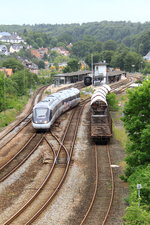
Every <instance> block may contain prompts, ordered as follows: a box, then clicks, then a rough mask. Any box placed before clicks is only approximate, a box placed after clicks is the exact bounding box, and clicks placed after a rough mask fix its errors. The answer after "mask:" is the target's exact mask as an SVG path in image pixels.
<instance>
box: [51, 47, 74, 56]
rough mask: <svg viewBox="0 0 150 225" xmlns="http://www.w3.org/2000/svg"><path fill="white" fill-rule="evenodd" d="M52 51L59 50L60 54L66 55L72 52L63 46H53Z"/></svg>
mask: <svg viewBox="0 0 150 225" xmlns="http://www.w3.org/2000/svg"><path fill="white" fill-rule="evenodd" d="M51 51H55V52H57V53H58V54H60V55H64V56H69V55H70V52H69V51H67V50H66V49H65V48H63V47H55V48H52V49H51Z"/></svg>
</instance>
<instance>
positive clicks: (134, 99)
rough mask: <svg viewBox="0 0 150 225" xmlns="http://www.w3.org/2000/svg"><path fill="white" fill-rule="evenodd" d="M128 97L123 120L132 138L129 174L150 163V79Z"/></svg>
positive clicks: (129, 152)
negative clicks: (136, 168)
mask: <svg viewBox="0 0 150 225" xmlns="http://www.w3.org/2000/svg"><path fill="white" fill-rule="evenodd" d="M128 97H129V100H128V102H127V103H126V104H125V108H124V117H123V121H124V125H125V128H126V130H127V132H128V136H129V140H130V143H129V144H128V146H127V152H128V154H127V158H126V161H127V164H128V169H127V173H126V174H127V175H128V176H129V175H130V174H131V173H132V172H133V171H134V170H135V167H136V166H139V165H147V164H148V163H150V153H149V148H150V141H149V138H148V137H150V126H149V124H150V113H149V112H150V104H149V99H150V80H148V81H145V82H143V84H142V85H141V86H140V87H138V88H136V89H135V90H134V91H132V90H130V91H129V92H128ZM147 138H148V139H147Z"/></svg>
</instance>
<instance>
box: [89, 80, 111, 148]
mask: <svg viewBox="0 0 150 225" xmlns="http://www.w3.org/2000/svg"><path fill="white" fill-rule="evenodd" d="M110 90H111V88H110V87H109V86H108V85H106V84H104V85H102V86H100V87H99V88H98V89H97V90H96V91H95V92H94V93H93V95H92V97H91V138H92V139H93V140H94V141H95V143H98V144H107V143H108V141H109V140H110V137H111V136H112V120H111V116H110V113H109V108H108V103H107V100H106V95H107V93H108V92H109V91H110Z"/></svg>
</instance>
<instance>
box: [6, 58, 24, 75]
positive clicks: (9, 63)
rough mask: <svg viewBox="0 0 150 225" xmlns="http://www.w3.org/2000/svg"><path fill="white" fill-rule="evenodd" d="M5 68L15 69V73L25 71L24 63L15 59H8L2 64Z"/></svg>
mask: <svg viewBox="0 0 150 225" xmlns="http://www.w3.org/2000/svg"><path fill="white" fill-rule="evenodd" d="M2 66H3V67H6V68H11V69H13V72H16V71H18V70H22V69H24V66H23V65H22V63H21V62H20V61H19V60H17V59H15V58H8V59H6V60H5V61H3V63H2Z"/></svg>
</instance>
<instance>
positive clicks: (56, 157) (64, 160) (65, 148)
mask: <svg viewBox="0 0 150 225" xmlns="http://www.w3.org/2000/svg"><path fill="white" fill-rule="evenodd" d="M89 100H90V98H89V99H87V100H85V102H82V103H81V104H80V106H79V107H78V108H82V110H83V107H84V105H85V104H86V103H87V102H88V101H89ZM82 110H81V111H82ZM78 115H79V111H78V112H77V113H76V116H75V117H76V119H74V120H73V121H72V123H73V125H72V128H71V126H69V125H68V126H69V127H70V128H69V127H68V133H66V138H64V137H62V138H61V140H59V139H58V138H57V136H56V135H54V134H49V135H44V136H43V137H42V139H41V141H43V142H45V143H47V146H49V147H48V148H49V149H50V151H51V152H53V154H51V155H53V156H51V160H50V161H51V163H50V168H49V172H48V174H53V172H52V168H53V167H54V168H55V170H58V168H59V169H62V172H61V173H62V175H61V176H60V179H59V182H58V183H59V185H58V184H57V185H56V184H55V186H54V187H52V188H51V189H53V190H51V195H50V196H49V197H48V198H47V197H46V200H45V203H43V206H42V207H41V206H40V209H39V210H38V211H36V212H35V213H34V212H32V215H31V213H30V210H29V209H28V207H29V208H30V207H31V204H35V205H37V202H38V204H39V200H36V198H37V196H38V195H39V194H40V192H41V191H42V190H43V189H45V193H47V190H48V189H49V185H48V183H49V184H51V183H53V182H51V181H50V180H49V179H48V180H49V181H48V180H46V179H45V184H44V185H42V184H41V186H40V187H39V188H38V190H39V192H38V191H37V192H36V193H34V194H33V197H32V198H30V199H29V200H28V201H27V202H26V204H25V205H24V206H21V208H22V209H23V211H24V210H25V211H26V210H28V211H26V213H25V215H26V214H29V215H30V218H29V219H27V220H24V216H22V215H23V214H24V213H23V211H22V212H20V213H21V214H22V213H23V214H22V215H20V214H18V215H17V213H14V216H13V215H12V216H11V217H10V218H8V219H7V220H5V221H6V222H5V221H4V223H3V224H21V223H22V221H25V222H23V224H31V223H32V222H33V221H34V220H36V219H37V217H38V216H39V215H40V214H41V213H42V212H43V210H44V209H45V208H46V207H47V206H48V205H49V204H51V201H52V200H53V198H54V197H55V195H56V194H57V192H58V191H59V189H60V187H61V185H62V184H63V183H64V181H65V179H64V178H65V177H66V176H67V172H66V175H63V174H65V173H64V171H68V169H69V166H70V164H71V161H72V153H71V152H73V146H74V144H73V142H74V143H75V139H76V135H74V141H72V143H71V142H70V139H71V133H72V132H73V131H72V130H73V129H75V130H77V129H78V128H75V126H76V124H77V118H78V117H79V116H78ZM79 121H80V119H79ZM14 129H15V128H14ZM66 130H67V129H66ZM75 130H74V132H77V131H75ZM66 132H67V131H66ZM50 136H51V138H52V136H53V138H54V139H55V142H59V144H58V145H59V146H60V149H61V150H60V152H59V150H58V149H57V150H56V149H53V147H54V146H52V145H51V141H49V140H50V139H51V138H50ZM3 138H4V137H2V139H3ZM40 143H41V142H40ZM40 143H39V144H40ZM2 147H4V146H2ZM37 147H38V145H37ZM71 148H72V150H70V149H71ZM58 152H59V154H58ZM95 152H97V150H96V149H95ZM95 154H96V153H95ZM23 158H24V157H23ZM95 159H96V156H95ZM12 161H13V160H12ZM16 161H18V160H16ZM8 164H9V162H6V165H5V166H4V165H3V166H2V167H1V168H0V169H2V170H3V169H4V168H6V167H7V165H8ZM10 168H11V167H10ZM10 170H11V169H10ZM95 171H97V172H96V173H98V168H97V169H96V168H95ZM3 173H4V172H3ZM54 173H55V172H54ZM6 174H7V173H6ZM8 176H9V175H6V177H8ZM47 176H48V175H47ZM53 176H54V175H53ZM97 176H98V175H97ZM50 177H51V175H50ZM63 177H64V178H63ZM1 179H2V180H0V181H1V182H2V181H3V176H2V177H1ZM43 183H44V182H43ZM96 183H97V184H96V186H99V181H98V180H97V181H96ZM45 185H47V186H45ZM56 186H58V189H57V187H56ZM96 186H95V194H93V196H96V195H97V188H96ZM54 190H55V192H54ZM32 199H33V201H35V200H36V203H32ZM109 201H110V200H109ZM92 202H93V203H91V206H90V207H89V208H88V210H87V213H86V214H87V216H85V217H84V218H83V221H82V222H81V224H83V223H85V222H86V221H88V220H89V216H90V214H91V213H92V211H91V210H92V209H93V208H94V205H93V204H95V203H94V202H95V200H94V198H93V200H92ZM28 204H29V205H28ZM108 208H111V206H110V207H108ZM109 211H110V209H109ZM18 212H19V211H18ZM15 214H16V215H15ZM107 214H108V215H107ZM106 215H107V216H106ZM9 216H10V215H9ZM25 217H26V216H25ZM108 217H109V212H108V213H106V210H105V216H104V217H103V218H104V219H103V221H105V220H106V221H107V220H108ZM22 218H23V219H22ZM105 218H106V219H105ZM20 221H21V223H20ZM103 221H102V223H101V224H103V225H104V224H105V223H103Z"/></svg>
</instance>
